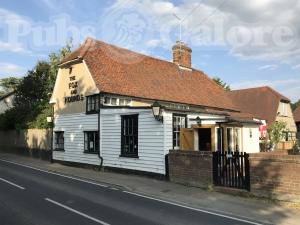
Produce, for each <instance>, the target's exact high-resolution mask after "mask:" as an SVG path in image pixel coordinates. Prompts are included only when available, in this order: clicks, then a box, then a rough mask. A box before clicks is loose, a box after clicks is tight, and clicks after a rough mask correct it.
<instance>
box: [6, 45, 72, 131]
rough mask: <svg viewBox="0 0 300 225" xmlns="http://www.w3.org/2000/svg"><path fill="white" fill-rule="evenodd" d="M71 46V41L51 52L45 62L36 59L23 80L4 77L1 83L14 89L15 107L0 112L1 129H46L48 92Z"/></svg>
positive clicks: (49, 110) (51, 88)
mask: <svg viewBox="0 0 300 225" xmlns="http://www.w3.org/2000/svg"><path fill="white" fill-rule="evenodd" d="M71 48H72V42H71V41H69V42H68V43H67V44H66V46H65V47H63V48H62V49H61V50H60V51H59V52H58V53H51V54H50V55H49V61H48V62H47V61H38V62H37V64H36V66H35V67H34V68H33V70H30V71H28V72H27V74H26V76H25V77H24V78H23V79H20V80H14V79H13V78H6V79H4V83H3V85H4V86H5V87H9V88H14V90H15V92H16V93H15V99H14V107H13V108H11V109H9V110H7V111H6V112H5V113H4V114H1V115H0V130H9V129H28V128H40V129H43V128H49V124H48V123H47V116H51V115H52V107H51V106H50V105H49V100H50V99H49V98H50V95H49V94H51V93H52V90H53V88H54V84H55V80H56V74H57V71H58V63H59V62H60V61H61V60H62V59H63V58H64V57H66V56H67V55H68V54H69V53H70V52H71ZM2 80H3V79H2ZM15 81H16V82H15ZM1 84H2V83H1Z"/></svg>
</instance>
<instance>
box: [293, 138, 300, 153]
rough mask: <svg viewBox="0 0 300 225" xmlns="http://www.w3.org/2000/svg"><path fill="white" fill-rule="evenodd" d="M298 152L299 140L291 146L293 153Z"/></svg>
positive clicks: (299, 150)
mask: <svg viewBox="0 0 300 225" xmlns="http://www.w3.org/2000/svg"><path fill="white" fill-rule="evenodd" d="M299 152H300V142H299V140H296V141H295V143H294V146H293V153H298V154H299Z"/></svg>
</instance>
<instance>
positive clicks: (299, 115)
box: [293, 106, 300, 122]
mask: <svg viewBox="0 0 300 225" xmlns="http://www.w3.org/2000/svg"><path fill="white" fill-rule="evenodd" d="M293 114H294V119H295V122H300V106H298V108H297V109H295V111H294V112H293Z"/></svg>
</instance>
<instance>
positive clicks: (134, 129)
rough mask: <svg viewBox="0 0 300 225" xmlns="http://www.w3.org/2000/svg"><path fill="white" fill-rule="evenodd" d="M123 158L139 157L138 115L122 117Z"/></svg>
mask: <svg viewBox="0 0 300 225" xmlns="http://www.w3.org/2000/svg"><path fill="white" fill-rule="evenodd" d="M121 119H122V124H123V126H122V131H121V134H122V137H121V140H122V143H121V155H122V156H129V157H130V156H131V157H137V156H138V115H128V116H127V115H126V116H122V117H121Z"/></svg>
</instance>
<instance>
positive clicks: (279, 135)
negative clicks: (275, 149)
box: [268, 121, 288, 146]
mask: <svg viewBox="0 0 300 225" xmlns="http://www.w3.org/2000/svg"><path fill="white" fill-rule="evenodd" d="M286 132H288V129H287V123H286V122H282V121H275V122H274V123H272V124H271V125H270V126H269V127H268V136H269V139H270V144H274V145H275V146H276V145H277V144H278V143H279V142H280V141H281V140H282V139H283V138H284V137H285V135H286V134H285V133H286Z"/></svg>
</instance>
